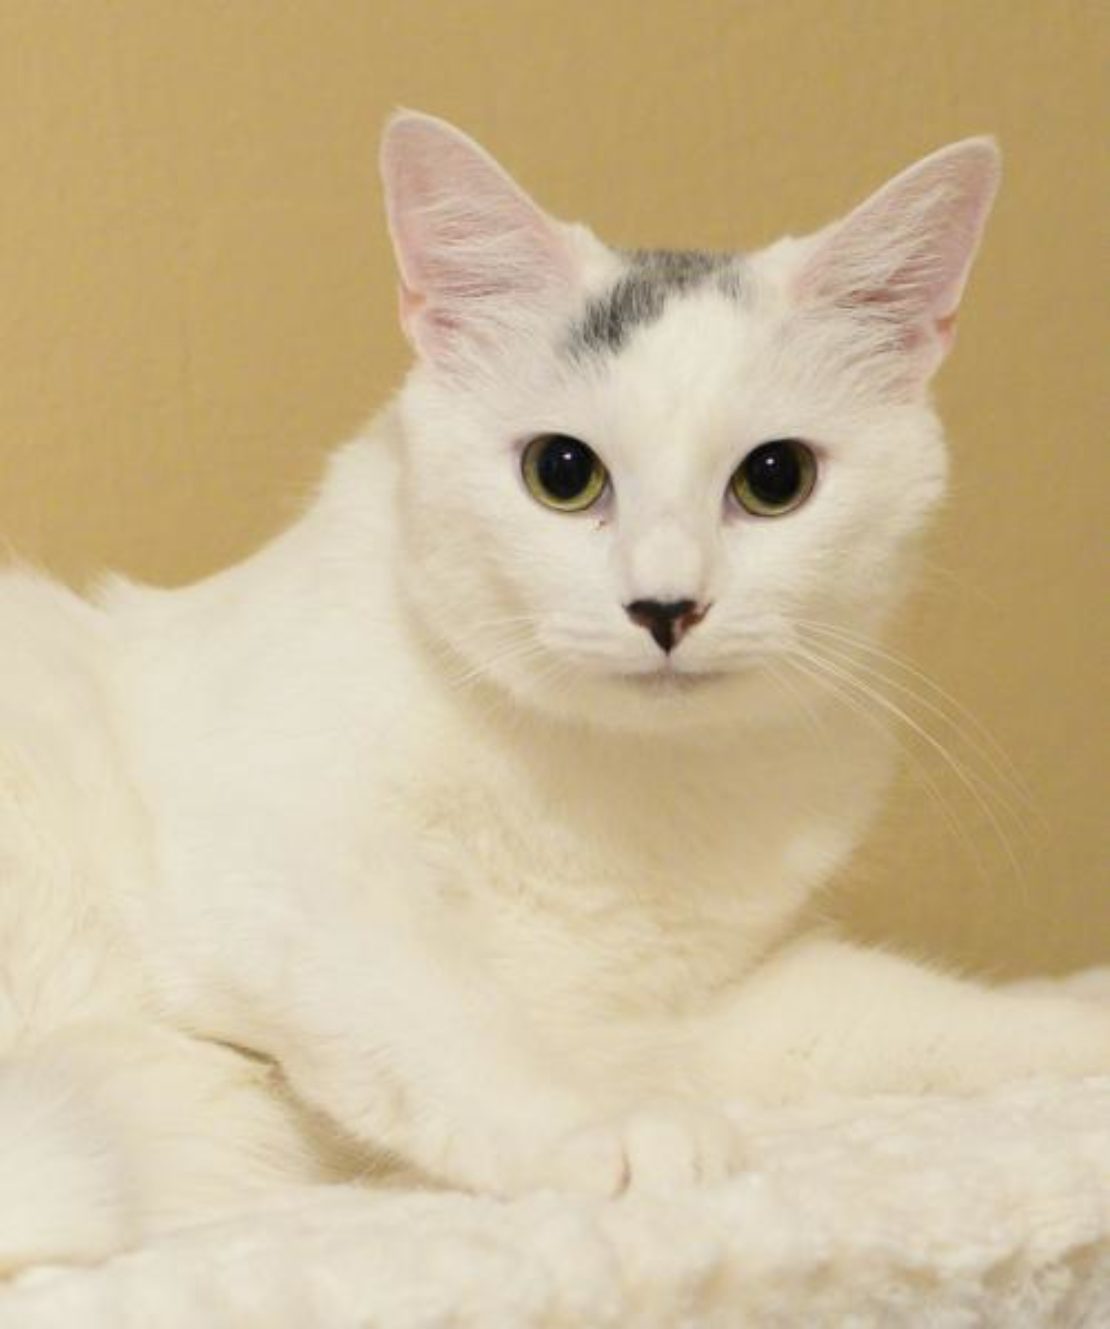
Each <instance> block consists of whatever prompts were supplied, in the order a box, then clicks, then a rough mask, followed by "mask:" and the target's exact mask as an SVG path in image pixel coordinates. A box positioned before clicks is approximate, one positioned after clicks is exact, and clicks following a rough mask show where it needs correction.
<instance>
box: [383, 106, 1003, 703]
mask: <svg viewBox="0 0 1110 1329" xmlns="http://www.w3.org/2000/svg"><path fill="white" fill-rule="evenodd" d="M383 165H384V174H385V179H386V185H387V197H388V199H389V204H390V218H391V226H392V231H393V236H394V240H395V244H396V247H397V254H398V261H399V266H400V270H401V278H402V294H401V308H402V319H403V322H404V324H405V327H406V331H407V332H408V335H409V337H410V339H411V340H412V342H413V344H414V346H415V348H416V350H417V353H418V362H417V366H416V368H415V370H414V372H413V374H412V376H411V377H410V380H409V382H408V384H407V385H406V389H405V392H404V394H403V397H402V403H401V409H402V416H403V420H404V426H405V431H404V432H405V456H404V458H403V485H402V506H403V513H402V531H403V536H404V541H405V549H406V559H405V587H406V592H407V594H408V596H409V597H410V598H411V600H412V602H413V605H414V607H415V608H416V611H417V613H418V614H419V616H420V618H421V620H422V621H423V623H424V625H425V627H426V629H427V630H428V631H429V632H430V633H431V635H432V636H433V638H434V639H435V640H436V641H438V642H439V643H441V644H442V645H443V647H444V648H445V654H446V656H447V657H448V659H449V660H450V661H451V662H452V663H453V667H455V668H456V669H457V673H458V677H459V680H460V685H462V684H463V681H464V680H474V681H478V680H481V681H484V682H487V683H490V684H492V685H494V686H495V687H498V688H501V689H507V690H508V691H509V692H510V693H511V694H512V695H513V696H514V697H515V698H516V699H517V700H519V701H523V702H525V703H526V704H528V705H530V706H533V707H538V708H541V709H543V710H545V711H549V712H554V713H557V714H559V715H560V716H563V717H566V718H570V719H576V720H584V721H587V722H589V723H594V724H603V725H610V726H618V727H626V728H638V729H654V728H659V727H676V726H677V727H682V726H695V727H697V726H704V725H707V724H708V725H714V724H715V725H723V724H728V723H731V722H736V721H741V720H742V721H745V722H748V723H756V722H766V721H769V720H770V721H773V720H774V719H776V718H777V717H780V716H784V715H790V714H796V713H797V710H798V707H799V704H800V702H801V701H804V694H805V693H806V692H807V691H810V690H811V689H812V688H813V687H815V686H817V683H816V680H815V678H814V677H813V675H812V665H811V664H810V663H807V660H806V645H805V643H806V634H807V632H808V631H809V630H811V629H814V625H815V624H817V625H824V627H825V628H829V627H831V628H834V629H837V630H841V631H850V632H853V633H859V634H869V633H872V632H873V631H874V630H875V629H876V628H877V626H878V624H879V623H880V622H881V620H882V618H883V616H884V614H885V613H886V611H887V610H888V609H889V607H890V605H891V604H892V602H893V601H894V599H895V598H896V596H897V593H898V590H899V588H900V585H901V582H902V580H903V576H904V572H905V569H906V565H907V561H908V560H907V553H908V550H909V548H910V546H911V544H912V538H913V537H914V535H915V534H916V533H917V532H918V531H919V530H920V529H921V527H922V524H923V522H924V520H925V518H926V516H927V514H928V512H929V511H930V509H931V508H932V507H933V506H934V505H935V504H936V502H937V500H938V499H939V498H940V496H941V494H942V492H943V486H944V477H945V455H944V448H943V440H942V436H941V433H940V430H939V427H938V425H937V422H936V420H935V417H934V416H933V414H932V411H931V410H930V408H929V406H928V403H927V400H926V385H927V381H928V379H929V376H930V375H931V373H932V371H933V370H934V369H935V368H936V366H937V364H938V363H939V361H940V359H941V358H942V356H943V354H944V351H945V349H946V348H947V344H948V342H949V340H950V338H951V327H952V319H953V315H954V312H955V308H956V304H957V303H958V299H959V295H960V291H961V289H962V286H963V282H964V280H965V278H966V274H967V269H968V267H969V265H970V262H971V258H972V255H973V252H974V248H975V245H976V243H977V240H978V236H979V233H980V230H981V227H982V224H983V221H984V219H985V215H986V211H987V209H988V207H989V203H990V200H991V197H992V194H993V190H994V186H995V181H996V176H997V156H996V153H995V150H994V148H993V146H992V145H990V144H989V143H987V142H985V141H983V140H971V141H969V142H968V143H965V144H957V145H955V146H954V147H952V148H950V149H947V150H944V151H942V152H941V153H939V154H935V155H934V157H932V158H927V159H926V160H925V162H923V163H920V164H919V165H918V166H917V167H915V168H911V170H910V171H909V172H906V173H905V174H904V175H903V176H900V177H898V178H897V179H896V180H895V181H893V182H892V183H891V184H890V185H888V186H887V187H886V189H885V190H883V191H880V193H879V194H878V195H876V196H875V197H874V198H873V199H871V200H870V201H869V202H868V203H866V204H864V205H863V207H862V208H859V209H857V210H856V211H855V212H854V213H852V214H850V216H849V217H848V218H847V219H846V220H845V221H843V222H841V223H838V224H836V225H834V226H833V227H830V228H828V229H827V230H826V231H823V232H821V233H819V234H818V235H817V236H813V237H810V238H808V239H805V240H800V241H798V240H784V241H781V242H779V243H778V244H777V245H774V246H772V247H771V248H769V249H767V250H764V251H762V252H760V253H757V254H754V255H751V256H747V257H744V258H739V257H730V256H720V255H706V254H698V253H681V252H679V253H674V252H658V251H656V252H645V253H634V254H623V253H619V252H616V251H613V250H611V249H609V248H607V247H606V246H604V245H602V244H601V242H600V241H598V240H597V239H595V238H594V237H593V236H592V235H591V234H590V233H589V232H587V231H585V230H584V229H583V228H581V227H567V226H563V225H561V224H559V223H556V222H553V221H552V220H551V219H550V218H548V217H546V216H545V215H544V214H543V213H542V212H540V211H539V209H538V208H536V206H535V205H534V204H533V203H532V202H531V200H529V199H528V198H527V197H526V196H525V195H524V194H523V193H522V192H521V191H520V190H519V189H518V188H517V186H516V185H515V184H514V183H513V182H512V181H511V180H509V179H508V177H507V176H505V175H504V173H503V172H502V171H501V170H500V168H499V167H498V166H496V164H495V163H493V162H492V161H491V159H489V158H488V157H487V156H486V155H485V154H484V153H483V152H482V150H481V149H480V148H478V147H477V146H476V145H475V144H473V143H472V142H471V141H470V140H468V139H466V138H465V137H463V136H462V135H460V134H459V133H458V132H457V131H455V130H453V129H451V128H450V127H448V126H446V125H444V124H442V123H441V122H439V121H434V120H430V119H429V118H427V117H423V116H414V115H409V114H406V115H402V116H400V117H398V118H397V119H395V120H394V121H393V122H392V124H391V126H390V128H389V130H388V131H387V136H386V139H385V145H384V149H383ZM816 630H820V629H816Z"/></svg>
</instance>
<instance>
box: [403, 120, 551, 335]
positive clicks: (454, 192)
mask: <svg viewBox="0 0 1110 1329" xmlns="http://www.w3.org/2000/svg"><path fill="white" fill-rule="evenodd" d="M381 170H382V179H383V181H384V185H385V196H386V207H387V211H388V217H389V229H390V233H391V235H392V237H393V247H394V251H395V253H396V257H397V266H398V269H399V272H400V279H401V323H402V326H403V328H404V330H405V335H406V336H407V337H408V339H409V341H410V342H411V343H412V345H413V347H414V348H415V349H416V351H417V352H418V353H419V354H421V355H422V356H424V357H425V358H426V359H429V360H432V361H444V360H447V361H449V360H451V359H453V358H454V357H455V356H456V354H457V353H458V352H459V351H461V350H462V351H465V350H470V349H473V348H474V347H475V344H479V345H480V344H490V343H496V342H497V341H499V340H502V341H503V340H504V339H505V338H506V337H511V336H512V335H513V333H514V332H519V331H520V330H521V328H522V326H523V325H526V324H527V322H528V320H529V318H530V316H532V315H534V314H536V313H542V312H543V310H544V309H546V308H547V307H548V306H549V305H550V304H551V303H552V302H553V301H556V300H558V298H559V296H560V295H564V296H565V295H567V294H569V292H570V291H571V289H572V286H573V280H574V272H575V268H574V262H573V259H572V255H571V251H570V248H569V246H568V245H567V243H566V241H565V239H564V237H563V235H562V234H561V228H560V226H559V224H558V223H557V222H555V221H554V220H552V219H551V218H550V217H548V216H547V215H546V214H545V213H544V212H543V211H542V210H541V209H540V208H538V207H537V206H536V204H535V203H533V202H532V200H531V199H530V198H529V197H528V195H527V194H525V193H524V191H523V190H522V189H521V188H520V187H519V186H518V185H517V184H516V183H515V182H514V181H513V180H512V179H511V178H510V177H509V176H508V175H507V174H506V172H505V171H503V170H502V169H501V167H500V166H499V165H498V164H497V162H495V161H494V160H493V158H492V157H491V156H490V155H489V154H488V153H487V152H485V151H484V150H483V149H482V148H480V147H479V146H478V144H477V143H475V142H474V141H473V139H470V138H468V137H467V136H466V135H465V134H463V133H461V132H460V131H459V130H457V129H455V128H454V127H453V126H452V125H449V124H447V123H446V122H445V121H443V120H438V119H436V118H435V117H434V116H429V115H420V114H417V113H416V112H413V111H401V112H399V113H397V114H396V115H394V116H393V118H392V119H391V120H390V121H389V124H388V125H387V126H386V130H385V135H384V137H383V139H382V147H381Z"/></svg>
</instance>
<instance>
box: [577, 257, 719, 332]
mask: <svg viewBox="0 0 1110 1329" xmlns="http://www.w3.org/2000/svg"><path fill="white" fill-rule="evenodd" d="M624 257H625V259H626V260H627V264H628V266H627V267H626V269H625V271H624V272H622V273H621V275H620V276H619V277H618V278H617V280H616V282H615V283H614V284H613V285H612V286H611V287H610V288H609V290H608V291H606V292H605V293H604V294H603V295H600V296H596V297H595V298H594V299H593V300H591V301H590V303H589V304H588V305H587V307H586V313H585V315H584V316H583V318H582V320H581V322H580V323H578V324H577V326H576V327H575V328H574V329H573V330H572V332H571V336H570V350H571V353H572V354H574V355H581V354H583V353H591V352H592V353H597V352H604V351H610V352H612V351H619V350H620V349H621V348H622V347H623V346H624V344H625V342H626V341H627V340H628V335H629V333H630V332H631V331H632V329H633V328H637V327H642V326H643V325H644V324H645V323H653V322H654V321H655V320H656V319H657V318H658V317H659V316H660V315H661V314H662V312H663V309H664V306H665V305H666V303H667V301H668V300H669V299H670V298H671V297H672V296H675V295H683V294H685V293H686V292H687V291H691V290H693V289H694V288H696V287H699V286H705V285H709V284H711V285H713V286H714V287H716V289H717V290H719V291H720V292H721V293H722V294H723V295H727V296H729V297H730V298H731V299H734V300H735V299H739V298H740V296H741V294H742V291H743V278H742V273H741V266H740V259H738V258H737V256H736V255H735V254H714V253H710V252H708V251H706V250H700V249H633V250H630V251H628V252H627V253H625V255H624Z"/></svg>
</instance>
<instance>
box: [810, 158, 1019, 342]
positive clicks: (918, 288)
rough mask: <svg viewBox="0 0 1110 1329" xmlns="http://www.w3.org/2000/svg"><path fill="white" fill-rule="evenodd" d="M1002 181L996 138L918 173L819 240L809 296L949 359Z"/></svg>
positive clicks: (933, 161) (928, 162) (893, 184)
mask: <svg viewBox="0 0 1110 1329" xmlns="http://www.w3.org/2000/svg"><path fill="white" fill-rule="evenodd" d="M998 174H999V172H998V152H997V149H996V148H995V147H994V145H993V143H992V142H991V141H990V140H987V139H969V140H966V141H965V142H963V143H956V144H953V145H952V146H951V147H948V148H942V149H941V150H940V151H939V152H936V153H934V154H933V155H932V156H930V157H926V158H925V159H924V160H923V161H921V162H918V163H917V165H915V166H911V167H910V168H909V170H907V171H904V172H903V173H902V174H901V175H899V176H897V177H895V179H894V180H892V181H890V183H889V184H887V185H885V186H884V187H883V188H882V189H880V190H879V192H878V193H877V194H875V195H873V196H872V197H871V198H870V199H868V200H867V202H865V203H863V204H862V205H861V206H860V207H858V208H856V209H855V211H853V212H852V213H850V214H849V215H848V216H847V217H846V218H845V219H844V220H843V221H841V222H839V223H836V224H835V225H834V226H832V227H830V228H829V229H828V230H827V231H826V232H825V233H824V234H823V235H822V236H820V237H818V238H817V239H816V242H815V248H814V251H813V253H812V255H811V257H810V258H809V260H808V261H807V263H806V264H805V266H804V268H803V271H802V273H801V274H800V279H799V283H798V286H797V294H798V297H799V299H801V300H803V301H805V302H807V303H831V304H835V305H836V306H837V307H838V308H841V309H844V310H847V311H851V310H853V309H854V310H857V311H858V312H859V313H861V314H862V315H864V316H867V315H868V314H869V313H870V314H873V315H878V316H879V317H880V318H882V320H883V321H884V323H885V324H886V325H887V327H888V331H889V333H890V337H891V341H892V343H893V344H895V345H901V346H902V347H903V348H905V349H909V348H913V347H916V346H919V345H921V344H922V343H925V342H927V343H928V344H929V345H930V346H932V347H934V348H936V349H937V350H938V351H939V352H940V354H941V355H943V353H944V351H946V350H947V349H948V347H949V345H950V344H951V342H952V339H953V336H954V327H955V317H956V311H957V308H958V306H959V302H960V297H961V295H962V293H963V288H964V285H965V283H966V281H967V276H968V273H969V271H970V269H971V263H972V260H973V259H974V257H975V252H976V249H977V248H978V244H979V239H980V236H981V234H982V230H983V226H984V224H985V222H986V218H987V214H988V212H989V211H990V206H991V203H992V201H993V198H994V194H995V190H996V188H997V183H998Z"/></svg>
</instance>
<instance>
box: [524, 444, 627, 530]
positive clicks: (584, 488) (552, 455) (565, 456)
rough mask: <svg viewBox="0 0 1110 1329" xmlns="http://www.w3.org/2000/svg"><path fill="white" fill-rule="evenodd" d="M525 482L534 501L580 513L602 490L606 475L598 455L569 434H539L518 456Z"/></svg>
mask: <svg viewBox="0 0 1110 1329" xmlns="http://www.w3.org/2000/svg"><path fill="white" fill-rule="evenodd" d="M521 472H522V474H523V476H524V483H525V484H526V485H527V487H528V490H529V492H530V493H531V495H532V497H533V498H534V499H536V500H537V502H539V503H542V504H544V506H545V507H549V508H557V509H558V510H559V511H561V512H581V511H582V510H583V509H584V508H588V507H590V506H592V505H593V504H594V503H596V502H597V500H598V499H599V498H600V497H601V495H602V494H603V493H604V492H605V487H606V485H607V483H608V474H607V472H606V470H605V467H604V466H603V465H602V464H601V461H600V460H599V458H598V456H597V454H596V453H595V452H594V451H593V449H592V448H590V447H589V446H588V445H587V444H585V443H583V442H582V440H581V439H578V438H572V437H571V436H570V435H569V434H541V435H540V436H539V438H534V439H532V441H531V442H530V443H529V444H528V446H527V447H526V448H525V449H524V453H523V456H522V457H521Z"/></svg>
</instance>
